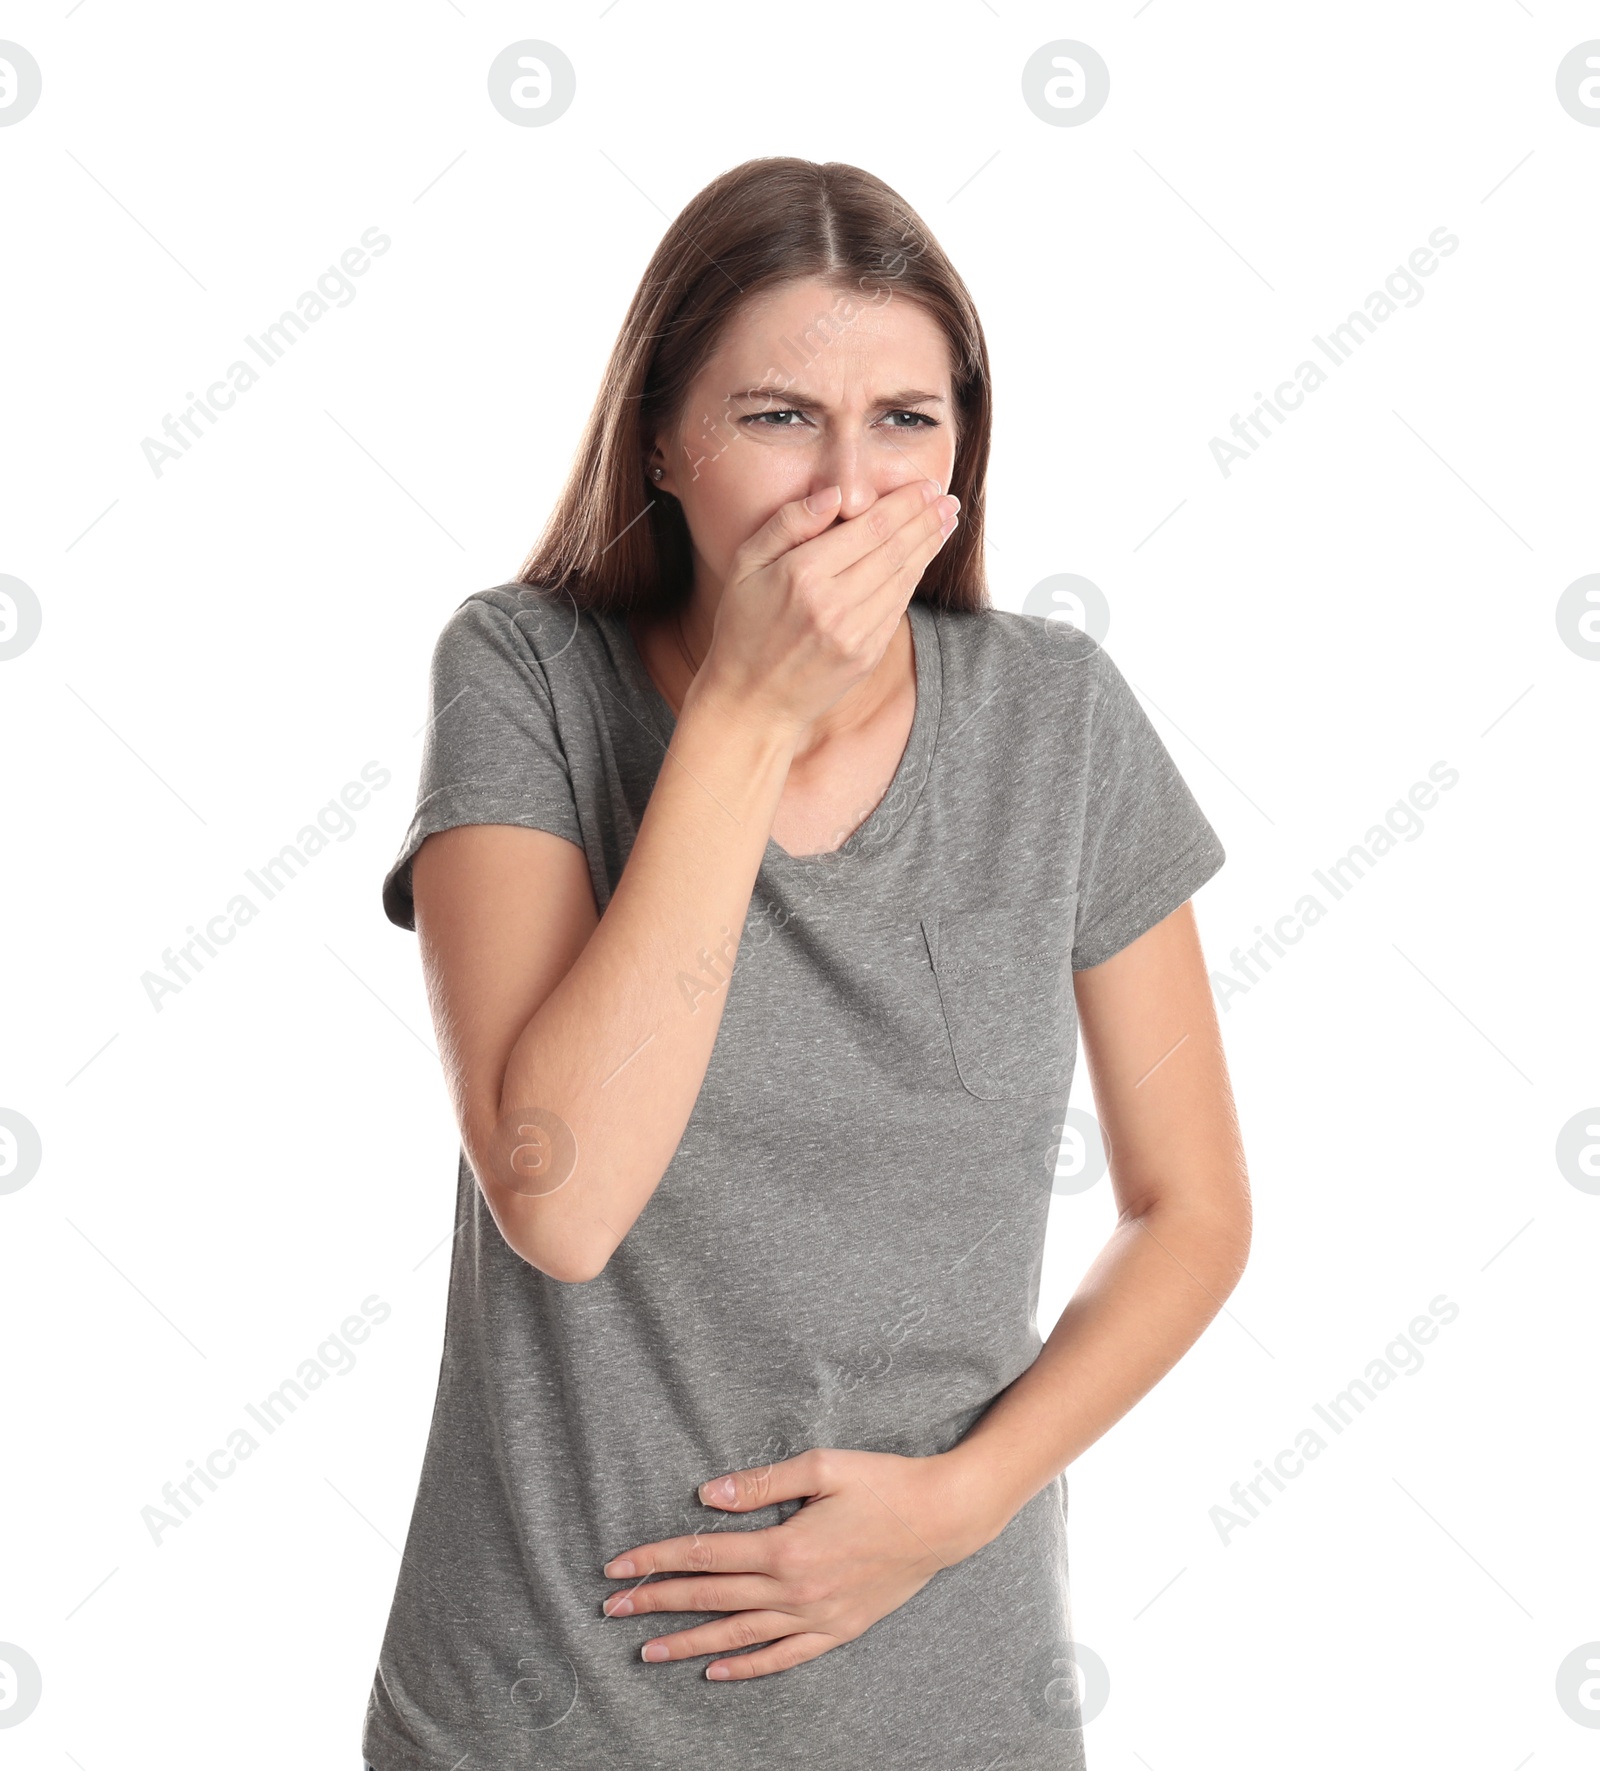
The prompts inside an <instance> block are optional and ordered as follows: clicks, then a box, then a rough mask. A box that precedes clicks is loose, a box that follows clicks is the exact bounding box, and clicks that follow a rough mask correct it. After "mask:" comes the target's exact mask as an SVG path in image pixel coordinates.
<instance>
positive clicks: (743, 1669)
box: [706, 1630, 839, 1679]
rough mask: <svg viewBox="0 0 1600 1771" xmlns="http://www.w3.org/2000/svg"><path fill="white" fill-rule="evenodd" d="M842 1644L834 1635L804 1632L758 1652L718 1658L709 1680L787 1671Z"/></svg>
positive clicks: (752, 1677) (707, 1672) (711, 1669)
mask: <svg viewBox="0 0 1600 1771" xmlns="http://www.w3.org/2000/svg"><path fill="white" fill-rule="evenodd" d="M838 1646H839V1644H838V1642H837V1640H835V1638H834V1637H832V1636H821V1635H818V1634H817V1633H816V1631H815V1630H808V1631H807V1632H806V1633H805V1634H803V1635H798V1636H785V1637H784V1638H783V1640H782V1641H781V1642H774V1643H773V1644H772V1645H771V1647H769V1648H758V1649H757V1650H756V1651H755V1653H754V1654H736V1655H734V1657H733V1658H732V1659H731V1660H714V1661H712V1663H711V1665H710V1666H708V1667H707V1668H706V1677H707V1678H708V1679H759V1678H760V1677H761V1676H762V1675H763V1674H764V1673H781V1672H786V1671H787V1670H788V1669H789V1668H790V1667H792V1666H799V1664H800V1663H801V1661H803V1660H815V1659H816V1658H817V1656H818V1655H819V1654H826V1653H827V1652H828V1650H829V1649H830V1648H837V1647H838Z"/></svg>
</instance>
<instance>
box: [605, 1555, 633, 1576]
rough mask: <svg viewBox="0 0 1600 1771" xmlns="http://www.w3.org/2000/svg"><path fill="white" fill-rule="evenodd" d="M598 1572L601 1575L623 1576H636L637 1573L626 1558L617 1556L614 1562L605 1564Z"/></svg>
mask: <svg viewBox="0 0 1600 1771" xmlns="http://www.w3.org/2000/svg"><path fill="white" fill-rule="evenodd" d="M600 1572H601V1573H602V1574H615V1575H618V1576H623V1575H629V1574H637V1573H638V1572H639V1571H638V1569H637V1568H635V1567H634V1565H633V1563H632V1561H631V1560H630V1559H629V1558H628V1557H627V1556H618V1557H617V1559H616V1561H615V1562H607V1563H606V1565H605V1567H604V1568H602V1569H601V1570H600Z"/></svg>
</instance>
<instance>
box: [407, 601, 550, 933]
mask: <svg viewBox="0 0 1600 1771" xmlns="http://www.w3.org/2000/svg"><path fill="white" fill-rule="evenodd" d="M459 824H519V825H522V826H524V827H525V828H527V829H529V830H548V831H550V832H552V833H553V834H554V835H556V836H564V837H566V838H567V840H568V841H569V842H574V843H577V844H578V845H579V846H580V847H582V844H583V835H582V831H581V828H580V825H579V821H578V807H577V801H576V799H575V797H574V795H573V791H572V771H571V768H570V767H569V765H568V761H567V756H566V752H565V750H564V749H563V747H562V743H561V738H560V734H559V733H558V731H557V728H556V716H555V703H554V701H553V699H552V697H551V694H550V683H549V679H548V678H547V676H546V675H545V668H544V665H543V663H542V662H541V661H540V659H539V657H538V655H537V654H536V652H535V651H534V649H533V647H532V646H531V645H530V644H529V641H528V638H527V636H526V635H525V634H524V633H523V632H522V631H521V630H520V629H519V628H518V627H517V624H516V620H515V618H514V617H513V616H512V615H511V614H510V613H508V612H507V611H506V610H505V609H503V608H501V607H499V606H498V605H497V604H495V603H494V602H491V601H489V600H488V599H487V598H486V597H484V596H482V595H477V596H471V597H468V598H467V600H466V601H465V602H464V603H462V604H461V605H460V607H459V608H457V609H456V611H455V613H454V614H453V615H451V617H450V619H449V620H448V621H447V622H446V623H445V625H444V628H443V630H442V631H441V633H440V635H439V638H438V640H437V641H436V642H435V645H434V649H433V662H432V666H431V670H430V677H429V696H428V725H427V732H426V736H425V738H424V740H423V750H422V772H421V779H420V780H419V782H418V784H417V807H416V813H415V815H414V816H413V818H412V820H411V825H410V828H409V829H408V830H407V831H406V834H405V841H404V842H403V843H402V844H401V845H400V853H399V854H398V856H396V858H395V861H394V864H393V865H392V866H391V867H390V869H389V871H388V873H387V874H386V875H385V877H384V881H383V909H384V914H385V915H386V916H387V917H388V918H389V920H390V922H392V923H394V924H395V925H396V926H397V927H398V928H403V929H413V930H414V929H415V928H416V926H417V924H416V910H415V906H414V904H413V902H412V896H411V863H412V860H413V859H414V857H415V855H416V852H417V850H418V849H419V848H421V846H422V844H423V842H424V841H425V840H426V839H427V838H428V837H430V836H432V835H433V833H434V832H435V831H438V830H450V829H453V828H454V827H455V826H457V825H459Z"/></svg>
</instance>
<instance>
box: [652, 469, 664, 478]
mask: <svg viewBox="0 0 1600 1771" xmlns="http://www.w3.org/2000/svg"><path fill="white" fill-rule="evenodd" d="M663 472H665V469H663V468H659V467H653V468H651V469H650V477H651V479H653V480H659V479H660V478H661V475H662V474H663Z"/></svg>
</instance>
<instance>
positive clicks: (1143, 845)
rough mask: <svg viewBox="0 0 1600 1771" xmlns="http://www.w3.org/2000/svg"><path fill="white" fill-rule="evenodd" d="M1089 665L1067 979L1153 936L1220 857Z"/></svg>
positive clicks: (1138, 716) (1130, 710)
mask: <svg viewBox="0 0 1600 1771" xmlns="http://www.w3.org/2000/svg"><path fill="white" fill-rule="evenodd" d="M1095 663H1096V674H1095V702H1094V709H1093V712H1092V715H1091V719H1090V727H1089V733H1090V735H1089V758H1088V774H1087V779H1088V788H1087V800H1086V804H1085V808H1084V835H1083V849H1082V853H1081V858H1080V862H1079V868H1078V908H1077V921H1076V925H1075V927H1074V931H1073V943H1072V969H1073V970H1074V971H1085V970H1087V969H1088V968H1089V967H1090V966H1095V965H1100V964H1101V963H1102V962H1103V961H1105V960H1107V959H1110V958H1111V956H1112V954H1114V953H1119V952H1120V951H1121V950H1122V949H1123V948H1124V947H1126V946H1127V945H1128V944H1129V943H1130V942H1132V941H1135V940H1137V939H1138V937H1139V936H1140V935H1142V934H1144V933H1145V931H1146V930H1147V929H1152V928H1154V927H1155V925H1156V924H1157V923H1158V922H1160V921H1162V920H1163V918H1165V917H1167V916H1170V915H1171V914H1172V912H1173V911H1174V910H1176V909H1177V908H1178V906H1179V905H1180V904H1182V903H1184V902H1185V901H1186V900H1187V899H1188V898H1190V897H1191V896H1192V895H1193V894H1194V893H1195V892H1196V891H1197V890H1198V889H1199V888H1200V887H1201V886H1202V885H1204V884H1205V882H1206V881H1207V880H1208V879H1210V878H1211V876H1212V874H1214V873H1215V872H1216V871H1217V869H1218V868H1219V867H1221V865H1222V863H1223V861H1224V860H1225V859H1226V858H1227V857H1226V854H1225V853H1224V850H1223V847H1222V843H1221V842H1220V840H1219V839H1218V837H1217V833H1216V831H1214V830H1213V829H1212V828H1211V826H1210V824H1209V823H1208V822H1207V821H1206V817H1205V814H1204V813H1203V812H1202V811H1201V810H1200V807H1199V805H1198V804H1197V803H1196V802H1195V797H1194V795H1193V794H1192V793H1191V792H1190V791H1189V788H1188V785H1187V784H1186V783H1185V781H1184V779H1183V777H1182V775H1180V774H1179V773H1178V767H1177V764H1176V763H1174V762H1173V760H1172V758H1171V756H1170V755H1169V754H1168V752H1167V747H1166V746H1165V745H1164V744H1163V743H1162V742H1161V739H1160V737H1159V736H1158V734H1157V732H1156V729H1155V727H1154V726H1152V725H1151V723H1150V720H1149V717H1148V715H1147V714H1146V713H1145V711H1144V709H1143V708H1142V707H1141V706H1140V705H1139V702H1138V700H1137V698H1136V697H1135V695H1134V693H1133V690H1132V689H1131V688H1130V687H1129V686H1128V682H1127V679H1126V678H1125V677H1124V676H1123V674H1122V672H1121V671H1120V670H1118V668H1117V667H1116V665H1115V664H1114V663H1113V662H1112V660H1111V657H1110V655H1109V654H1108V653H1107V652H1106V650H1105V649H1104V647H1101V648H1100V649H1099V650H1098V652H1097V654H1096V659H1095Z"/></svg>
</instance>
